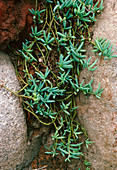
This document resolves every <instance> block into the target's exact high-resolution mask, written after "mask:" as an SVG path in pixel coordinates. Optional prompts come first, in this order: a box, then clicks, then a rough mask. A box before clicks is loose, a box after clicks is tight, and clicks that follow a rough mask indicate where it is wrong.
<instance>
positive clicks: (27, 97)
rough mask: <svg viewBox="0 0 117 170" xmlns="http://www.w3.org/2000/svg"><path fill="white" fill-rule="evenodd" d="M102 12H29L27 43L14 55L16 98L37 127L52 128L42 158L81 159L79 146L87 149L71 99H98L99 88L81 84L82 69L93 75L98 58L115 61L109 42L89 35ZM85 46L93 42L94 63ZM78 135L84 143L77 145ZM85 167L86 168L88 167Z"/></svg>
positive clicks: (69, 8)
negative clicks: (17, 65)
mask: <svg viewBox="0 0 117 170" xmlns="http://www.w3.org/2000/svg"><path fill="white" fill-rule="evenodd" d="M39 4H41V5H39ZM40 7H41V9H40ZM102 9H103V1H101V2H100V1H96V2H94V1H93V0H57V1H56V0H53V1H52V0H45V1H41V2H40V1H39V2H38V1H37V0H36V7H35V9H29V11H30V12H31V13H32V15H33V21H34V25H33V26H32V27H31V31H32V32H31V34H30V40H26V42H25V43H23V47H22V50H19V53H18V55H19V59H18V60H19V61H20V62H21V63H22V67H23V72H22V74H20V73H18V77H19V79H20V84H21V86H22V89H21V90H20V91H19V93H18V94H17V95H18V96H19V97H22V101H23V106H24V109H25V110H26V111H27V112H29V113H31V114H32V115H34V116H35V117H36V118H37V119H38V120H39V123H42V124H44V125H47V126H48V125H53V126H54V129H55V132H54V134H53V135H52V140H53V144H52V146H51V147H50V148H47V152H46V153H47V154H52V156H56V155H58V154H60V153H61V154H62V156H63V157H65V161H70V160H71V158H76V159H79V158H81V157H84V154H83V152H82V146H83V145H84V144H85V145H86V147H87V148H88V145H89V144H91V143H92V142H91V141H89V139H88V136H87V134H86V131H85V130H84V128H83V127H82V126H81V125H80V124H79V122H78V121H77V120H76V118H77V110H78V106H76V102H75V97H76V96H77V95H78V94H79V93H80V92H82V93H84V94H85V95H88V94H89V95H91V94H92V95H95V96H96V97H97V98H98V99H99V98H100V97H101V94H102V92H103V89H100V84H99V86H98V88H97V90H96V91H93V88H92V83H93V79H92V80H91V81H90V82H89V83H88V84H84V82H83V81H82V82H81V83H79V76H80V72H81V71H82V69H85V68H87V69H88V70H89V71H95V70H96V69H97V66H95V64H96V63H97V61H98V59H99V57H100V56H101V57H102V56H104V58H105V59H111V58H112V57H116V56H113V55H112V54H113V51H112V46H110V41H106V39H103V38H98V37H97V39H95V42H94V43H93V42H91V36H90V31H89V30H90V27H91V26H92V24H93V23H94V22H95V21H96V14H99V13H101V11H102ZM86 43H92V45H93V47H94V50H93V51H94V52H97V53H98V54H99V57H97V59H96V60H95V61H94V62H93V63H92V62H91V59H92V58H91V57H90V58H88V59H87V58H86V50H85V44H86ZM20 93H23V94H21V95H20ZM82 133H84V135H85V140H84V141H81V140H80V135H81V134H82ZM84 160H85V159H84ZM84 163H85V165H86V167H87V169H90V168H88V165H90V163H88V162H87V161H86V160H85V161H84Z"/></svg>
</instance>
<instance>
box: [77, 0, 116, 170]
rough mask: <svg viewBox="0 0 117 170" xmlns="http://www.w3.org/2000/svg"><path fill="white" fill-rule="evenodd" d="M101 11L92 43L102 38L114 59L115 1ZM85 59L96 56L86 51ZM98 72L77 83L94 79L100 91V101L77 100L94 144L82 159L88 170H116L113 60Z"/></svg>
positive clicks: (108, 0)
mask: <svg viewBox="0 0 117 170" xmlns="http://www.w3.org/2000/svg"><path fill="white" fill-rule="evenodd" d="M104 7H105V8H104V11H103V12H102V15H101V17H99V18H98V20H97V22H96V24H95V25H94V27H93V30H94V36H93V39H94V38H96V37H97V36H98V37H104V38H107V39H108V40H111V42H112V43H113V49H114V50H115V53H114V54H115V55H117V36H116V35H117V1H116V0H105V1H104ZM87 48H88V52H87V56H91V57H92V58H93V59H94V60H95V59H96V58H97V56H96V55H95V54H94V53H92V52H91V48H92V47H90V46H89V47H87ZM97 65H98V69H97V70H96V71H94V72H89V73H87V71H86V70H83V71H82V73H81V75H80V82H81V81H82V80H83V79H84V80H85V82H86V83H87V82H89V81H90V80H91V79H92V78H94V83H93V88H94V90H96V89H97V87H98V84H99V82H100V83H101V88H104V92H103V93H102V96H101V99H97V98H96V97H95V96H90V97H88V98H86V96H84V95H83V94H81V95H80V97H77V99H76V102H77V104H78V106H79V110H78V117H79V120H80V122H81V124H82V125H83V126H84V127H85V129H86V131H87V133H88V136H89V138H90V140H91V141H94V144H92V146H91V147H90V149H89V150H86V148H84V153H85V156H86V159H88V161H90V162H91V163H92V167H91V170H100V169H101V170H111V169H112V170H116V169H117V58H113V59H111V60H109V61H107V60H104V59H101V60H99V62H98V64H97Z"/></svg>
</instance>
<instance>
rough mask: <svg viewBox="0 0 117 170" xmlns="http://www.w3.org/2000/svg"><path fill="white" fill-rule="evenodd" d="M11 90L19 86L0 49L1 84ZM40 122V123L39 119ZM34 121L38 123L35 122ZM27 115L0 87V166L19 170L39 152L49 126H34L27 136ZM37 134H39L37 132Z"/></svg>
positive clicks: (27, 164) (13, 96)
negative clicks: (30, 135) (30, 133)
mask: <svg viewBox="0 0 117 170" xmlns="http://www.w3.org/2000/svg"><path fill="white" fill-rule="evenodd" d="M2 84H3V85H4V86H5V87H7V88H9V89H10V90H12V91H13V92H16V91H18V90H19V89H20V86H19V83H18V80H17V78H16V75H15V70H14V67H13V65H12V63H11V61H10V58H9V56H8V55H6V54H4V53H2V52H0V85H2ZM38 123H39V122H38ZM36 124H37V122H36ZM27 130H28V129H27V124H26V118H25V115H24V112H23V108H22V107H21V103H20V101H19V98H18V97H17V96H16V95H14V94H12V93H11V92H10V91H8V90H7V89H5V88H3V87H1V86H0V169H1V170H22V169H24V168H25V167H27V166H29V164H30V163H31V162H32V161H33V159H34V158H35V156H37V155H38V154H39V150H40V147H41V145H42V143H45V141H46V138H47V136H48V135H49V128H48V127H46V126H42V125H41V127H40V126H36V130H37V132H36V131H35V130H34V129H33V133H35V132H36V135H35V134H34V135H33V137H31V138H30V139H29V138H28V134H27ZM37 134H38V135H37Z"/></svg>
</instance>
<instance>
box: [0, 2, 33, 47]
mask: <svg viewBox="0 0 117 170" xmlns="http://www.w3.org/2000/svg"><path fill="white" fill-rule="evenodd" d="M34 6H35V1H31V0H18V1H17V0H6V1H4V0H0V49H5V48H6V47H7V45H8V44H9V43H10V42H11V41H13V40H14V41H18V40H19V39H20V40H21V41H23V40H24V38H26V36H28V34H29V32H30V26H31V24H32V22H33V21H32V15H31V13H30V12H29V9H32V8H34ZM14 45H15V43H14Z"/></svg>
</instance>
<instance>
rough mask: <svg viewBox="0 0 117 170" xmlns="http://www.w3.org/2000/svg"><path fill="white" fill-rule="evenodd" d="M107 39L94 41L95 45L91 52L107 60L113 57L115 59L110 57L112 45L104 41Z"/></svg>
mask: <svg viewBox="0 0 117 170" xmlns="http://www.w3.org/2000/svg"><path fill="white" fill-rule="evenodd" d="M106 40H107V39H106V38H105V39H103V38H98V37H97V39H95V45H94V49H95V50H93V52H99V53H98V55H99V56H102V55H103V56H104V58H105V59H106V60H107V59H111V58H113V57H117V56H114V55H112V54H113V53H114V51H112V45H111V46H110V41H106Z"/></svg>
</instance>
